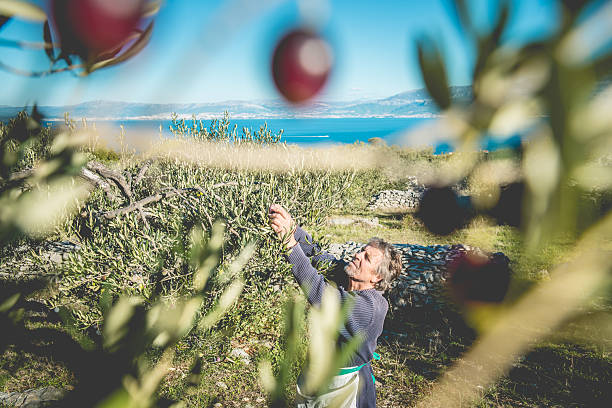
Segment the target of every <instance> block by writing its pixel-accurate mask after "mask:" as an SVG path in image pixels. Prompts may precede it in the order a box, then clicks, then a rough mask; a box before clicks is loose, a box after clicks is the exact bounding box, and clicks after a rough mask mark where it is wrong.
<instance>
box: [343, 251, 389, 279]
mask: <svg viewBox="0 0 612 408" xmlns="http://www.w3.org/2000/svg"><path fill="white" fill-rule="evenodd" d="M382 258H383V253H382V251H381V250H380V249H378V248H375V247H373V246H370V245H366V246H365V247H363V248H362V249H361V251H359V252H357V253H356V254H355V256H354V257H353V259H352V260H351V262H349V264H348V265H346V266H345V268H344V271H345V272H346V274H347V275H348V276H349V277H351V278H353V279H354V280H357V281H359V282H370V283H372V284H376V283H377V282H378V281H380V279H381V278H380V277H379V276H378V274H377V273H376V270H377V269H378V265H380V262H381V261H382Z"/></svg>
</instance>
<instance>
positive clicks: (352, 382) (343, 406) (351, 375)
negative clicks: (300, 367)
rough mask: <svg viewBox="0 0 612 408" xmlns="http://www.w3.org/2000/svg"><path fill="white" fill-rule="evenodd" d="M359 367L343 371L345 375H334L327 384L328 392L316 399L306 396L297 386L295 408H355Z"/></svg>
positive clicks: (298, 385)
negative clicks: (345, 372)
mask: <svg viewBox="0 0 612 408" xmlns="http://www.w3.org/2000/svg"><path fill="white" fill-rule="evenodd" d="M361 367H362V366H359V367H349V368H345V369H343V370H346V371H351V370H354V371H351V372H348V373H347V374H341V375H336V376H334V377H333V378H332V380H331V383H330V384H329V390H328V391H327V392H326V393H325V394H322V395H319V396H318V397H313V396H309V395H306V394H305V393H303V392H302V390H301V389H300V384H299V381H298V384H297V395H296V404H297V408H324V407H333V408H356V407H357V392H358V391H359V369H360V368H361Z"/></svg>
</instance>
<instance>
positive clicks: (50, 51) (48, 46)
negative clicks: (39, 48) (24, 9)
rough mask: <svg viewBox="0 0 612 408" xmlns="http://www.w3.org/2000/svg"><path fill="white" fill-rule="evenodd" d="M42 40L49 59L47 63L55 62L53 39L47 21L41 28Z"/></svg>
mask: <svg viewBox="0 0 612 408" xmlns="http://www.w3.org/2000/svg"><path fill="white" fill-rule="evenodd" d="M43 38H44V40H45V53H46V54H47V57H48V58H49V61H51V62H52V63H53V62H55V61H57V56H56V55H55V49H54V48H53V39H52V37H51V28H50V27H49V21H48V20H47V21H45V25H44V26H43Z"/></svg>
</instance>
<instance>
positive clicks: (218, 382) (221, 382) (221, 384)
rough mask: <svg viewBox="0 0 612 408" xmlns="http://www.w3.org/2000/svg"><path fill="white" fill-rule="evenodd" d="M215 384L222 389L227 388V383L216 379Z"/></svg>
mask: <svg viewBox="0 0 612 408" xmlns="http://www.w3.org/2000/svg"><path fill="white" fill-rule="evenodd" d="M215 385H216V386H217V388H221V389H222V390H227V384H226V383H224V382H223V381H217V382H216V383H215Z"/></svg>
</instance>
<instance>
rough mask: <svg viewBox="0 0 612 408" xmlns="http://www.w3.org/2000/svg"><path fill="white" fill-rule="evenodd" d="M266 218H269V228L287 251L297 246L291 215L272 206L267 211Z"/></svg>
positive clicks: (278, 206) (281, 207)
mask: <svg viewBox="0 0 612 408" xmlns="http://www.w3.org/2000/svg"><path fill="white" fill-rule="evenodd" d="M268 217H269V218H270V226H271V227H272V229H273V230H274V232H275V233H276V236H277V237H278V238H279V239H280V240H281V241H282V242H283V243H284V244H285V247H286V248H287V249H289V248H293V247H294V246H295V245H297V241H296V240H295V237H294V235H293V233H294V232H295V228H296V225H295V222H294V221H293V217H291V214H289V212H288V211H287V210H285V209H284V208H283V206H281V205H279V204H272V205H271V206H270V209H269V210H268Z"/></svg>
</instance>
